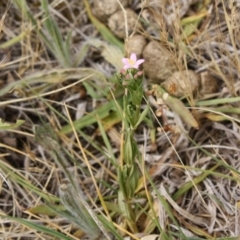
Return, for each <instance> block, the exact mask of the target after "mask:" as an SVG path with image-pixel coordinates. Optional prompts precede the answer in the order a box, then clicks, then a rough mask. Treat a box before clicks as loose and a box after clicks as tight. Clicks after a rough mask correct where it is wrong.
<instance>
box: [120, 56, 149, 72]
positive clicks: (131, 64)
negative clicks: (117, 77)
mask: <svg viewBox="0 0 240 240" xmlns="http://www.w3.org/2000/svg"><path fill="white" fill-rule="evenodd" d="M144 61H145V60H144V59H138V60H137V55H136V53H132V54H131V56H130V58H123V59H122V62H123V64H124V66H123V69H129V68H136V69H138V67H139V65H140V64H142V63H143V62H144Z"/></svg>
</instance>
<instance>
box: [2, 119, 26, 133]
mask: <svg viewBox="0 0 240 240" xmlns="http://www.w3.org/2000/svg"><path fill="white" fill-rule="evenodd" d="M24 122H25V121H24V120H21V119H18V120H17V122H16V123H9V122H4V121H3V120H2V119H1V118H0V131H1V130H8V129H13V128H16V127H19V126H21V125H22V124H23V123H24Z"/></svg>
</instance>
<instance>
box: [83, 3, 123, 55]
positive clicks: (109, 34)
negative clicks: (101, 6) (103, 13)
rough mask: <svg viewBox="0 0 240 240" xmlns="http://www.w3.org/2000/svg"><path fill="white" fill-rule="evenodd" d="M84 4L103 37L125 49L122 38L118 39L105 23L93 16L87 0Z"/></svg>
mask: <svg viewBox="0 0 240 240" xmlns="http://www.w3.org/2000/svg"><path fill="white" fill-rule="evenodd" d="M84 4H85V7H86V11H87V14H88V17H89V19H90V20H91V22H92V23H93V25H94V26H95V27H96V29H97V30H98V31H99V32H100V34H101V35H102V37H103V38H104V39H105V40H106V41H107V42H108V43H111V44H113V45H115V46H117V47H119V48H120V49H122V50H123V46H124V45H123V43H122V42H121V41H120V40H118V39H117V38H116V37H115V36H114V35H113V34H112V32H111V31H110V30H109V29H108V28H107V27H106V26H105V25H104V24H103V23H101V22H100V21H98V19H97V18H95V17H94V16H93V14H92V12H91V9H90V5H89V3H88V1H87V0H84Z"/></svg>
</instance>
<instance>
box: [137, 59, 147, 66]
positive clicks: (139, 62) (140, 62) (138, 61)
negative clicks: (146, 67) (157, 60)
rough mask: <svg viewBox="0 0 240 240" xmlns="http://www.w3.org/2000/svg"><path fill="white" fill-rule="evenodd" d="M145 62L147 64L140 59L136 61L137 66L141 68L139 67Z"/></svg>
mask: <svg viewBox="0 0 240 240" xmlns="http://www.w3.org/2000/svg"><path fill="white" fill-rule="evenodd" d="M143 62H145V60H144V59H138V60H137V61H136V64H137V65H138V66H139V65H140V64H142V63H143Z"/></svg>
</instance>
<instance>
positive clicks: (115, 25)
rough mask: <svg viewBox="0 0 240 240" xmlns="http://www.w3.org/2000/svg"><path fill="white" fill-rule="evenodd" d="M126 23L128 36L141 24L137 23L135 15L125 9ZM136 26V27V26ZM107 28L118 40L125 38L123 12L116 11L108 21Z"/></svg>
mask: <svg viewBox="0 0 240 240" xmlns="http://www.w3.org/2000/svg"><path fill="white" fill-rule="evenodd" d="M125 11H126V15H127V23H128V35H129V36H130V35H131V34H132V33H133V31H138V30H139V28H140V27H141V24H140V23H139V21H138V16H137V14H136V13H135V12H134V11H133V10H131V9H129V8H128V9H126V10H125ZM136 24H137V25H136ZM108 26H109V28H110V29H111V31H112V32H113V33H114V34H115V35H116V36H117V37H119V38H125V37H126V30H125V29H126V26H125V18H124V12H123V11H122V10H119V11H117V12H116V13H114V14H113V15H112V16H111V17H110V18H109V19H108Z"/></svg>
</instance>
